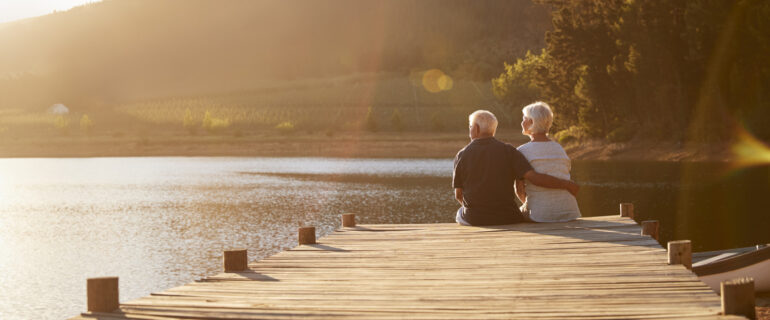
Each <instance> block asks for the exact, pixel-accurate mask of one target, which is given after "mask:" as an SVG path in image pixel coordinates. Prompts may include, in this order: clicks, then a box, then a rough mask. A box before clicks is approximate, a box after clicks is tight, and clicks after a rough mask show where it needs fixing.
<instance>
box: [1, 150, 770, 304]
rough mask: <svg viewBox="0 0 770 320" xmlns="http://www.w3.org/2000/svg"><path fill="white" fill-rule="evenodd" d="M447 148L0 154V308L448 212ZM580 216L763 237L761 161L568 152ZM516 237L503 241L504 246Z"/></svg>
mask: <svg viewBox="0 0 770 320" xmlns="http://www.w3.org/2000/svg"><path fill="white" fill-rule="evenodd" d="M451 175H452V161H451V159H433V160H425V159H354V160H348V159H327V158H87V159H0V319H30V318H35V319H62V318H66V317H68V316H73V315H76V314H78V313H79V312H81V311H84V310H85V309H86V307H85V296H86V294H85V283H86V278H89V277H98V276H119V277H120V296H121V301H126V300H129V299H134V298H138V297H141V296H145V295H148V294H150V293H151V292H156V291H161V290H163V289H166V288H170V287H173V286H178V285H181V284H184V283H187V282H191V281H193V280H195V279H199V278H202V277H204V276H206V275H213V274H216V273H218V272H219V271H220V270H221V254H222V251H223V250H227V249H231V248H248V249H249V257H250V260H251V261H256V260H258V259H261V258H263V257H266V256H269V255H272V254H274V253H276V252H279V251H282V250H285V249H288V248H291V247H293V246H294V245H295V243H296V228H297V227H299V226H305V225H307V226H316V228H317V231H318V233H319V235H320V236H323V235H325V234H328V233H330V232H332V231H333V230H334V229H336V228H337V227H339V217H338V215H339V214H340V213H343V212H355V213H357V221H358V222H359V223H364V224H365V223H433V222H452V221H453V219H454V211H455V210H456V208H457V205H456V204H455V202H454V199H453V194H452V190H451ZM573 178H574V179H575V180H577V181H578V182H579V183H580V184H581V186H582V190H581V194H580V196H579V197H578V203H579V205H580V207H581V210H582V212H583V215H584V216H597V215H608V214H617V212H618V203H620V202H633V203H634V204H635V209H636V210H635V211H636V216H637V220H638V221H641V220H646V219H657V220H660V221H661V237H662V239H661V241H662V242H665V241H667V240H673V239H691V240H693V245H694V248H695V250H696V251H700V250H716V249H723V248H730V247H736V246H749V245H753V244H756V243H768V242H770V231H769V230H770V218H768V214H770V212H768V209H767V208H770V170H768V167H759V168H753V169H742V170H731V169H730V168H729V167H728V166H726V165H725V164H719V163H694V164H676V163H655V162H645V163H641V162H640V163H630V162H618V163H612V162H579V161H578V162H575V163H574V168H573ZM511 245H516V244H511Z"/></svg>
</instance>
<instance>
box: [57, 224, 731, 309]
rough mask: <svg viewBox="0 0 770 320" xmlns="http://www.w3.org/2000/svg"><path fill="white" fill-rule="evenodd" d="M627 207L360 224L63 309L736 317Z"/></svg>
mask: <svg viewBox="0 0 770 320" xmlns="http://www.w3.org/2000/svg"><path fill="white" fill-rule="evenodd" d="M640 230H641V228H640V226H639V225H637V224H636V223H635V222H634V221H633V220H631V219H629V218H623V217H618V216H606V217H595V218H584V219H580V220H578V221H573V222H567V223H552V224H518V225H510V226H497V227H462V226H458V225H456V224H408V225H360V226H357V227H353V228H342V229H340V230H338V231H336V232H334V233H333V234H331V235H329V236H327V237H324V238H322V239H320V241H318V243H317V244H313V245H302V246H298V247H296V248H294V249H291V250H288V251H285V252H281V253H278V254H276V255H274V256H272V257H269V258H266V259H263V260H261V261H259V262H256V263H251V264H249V265H248V267H249V269H248V270H247V271H244V272H236V273H221V274H219V275H215V276H212V277H208V278H205V279H202V280H200V281H198V282H194V283H190V284H187V285H184V286H181V287H177V288H172V289H169V290H166V291H163V292H159V293H154V294H152V295H151V296H148V297H144V298H140V299H137V300H133V301H127V302H123V303H121V304H120V307H119V309H118V310H116V311H114V312H112V313H94V312H88V313H83V314H81V315H80V316H77V317H75V318H72V319H178V318H184V319H286V318H300V317H302V318H323V319H340V318H356V319H405V318H409V319H512V318H519V319H557V318H565V319H656V318H666V319H669V318H688V319H717V318H720V319H738V318H740V317H734V316H719V313H720V311H721V303H720V298H719V296H718V295H717V294H716V293H714V292H713V291H711V289H709V288H708V287H707V286H706V285H705V284H703V283H702V282H701V281H699V280H698V278H697V277H696V276H695V275H693V274H692V273H691V272H690V271H689V270H687V269H686V268H685V267H684V266H682V265H668V263H667V257H668V255H667V252H666V250H665V249H663V248H662V247H661V246H660V245H659V244H658V242H657V241H656V240H654V239H652V238H650V237H649V236H641V235H640Z"/></svg>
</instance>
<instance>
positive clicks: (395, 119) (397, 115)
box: [390, 108, 404, 131]
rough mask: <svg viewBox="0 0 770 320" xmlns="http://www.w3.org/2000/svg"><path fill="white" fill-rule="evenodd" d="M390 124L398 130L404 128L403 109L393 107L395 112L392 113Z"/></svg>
mask: <svg viewBox="0 0 770 320" xmlns="http://www.w3.org/2000/svg"><path fill="white" fill-rule="evenodd" d="M390 125H391V126H393V129H396V130H397V131H403V130H404V121H403V119H401V111H399V110H398V108H395V109H393V114H391V115H390Z"/></svg>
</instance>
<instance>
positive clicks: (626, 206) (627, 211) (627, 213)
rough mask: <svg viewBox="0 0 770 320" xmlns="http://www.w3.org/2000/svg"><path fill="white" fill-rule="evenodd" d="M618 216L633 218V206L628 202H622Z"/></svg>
mask: <svg viewBox="0 0 770 320" xmlns="http://www.w3.org/2000/svg"><path fill="white" fill-rule="evenodd" d="M620 216H621V217H628V218H631V219H633V218H634V204H633V203H630V202H623V203H621V204H620Z"/></svg>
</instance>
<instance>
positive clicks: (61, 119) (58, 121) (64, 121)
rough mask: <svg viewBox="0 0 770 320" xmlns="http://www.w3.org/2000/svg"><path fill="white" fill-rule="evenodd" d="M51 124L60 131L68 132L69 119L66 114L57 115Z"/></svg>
mask: <svg viewBox="0 0 770 320" xmlns="http://www.w3.org/2000/svg"><path fill="white" fill-rule="evenodd" d="M53 126H54V127H55V128H56V129H58V130H59V131H60V132H61V133H68V132H69V128H70V119H69V117H68V116H66V115H58V116H56V118H55V119H54V121H53Z"/></svg>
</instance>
